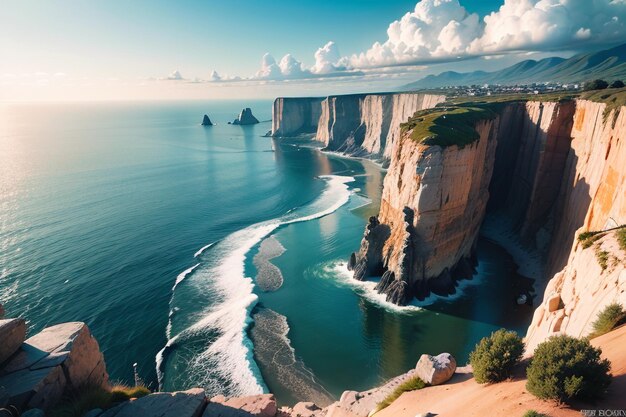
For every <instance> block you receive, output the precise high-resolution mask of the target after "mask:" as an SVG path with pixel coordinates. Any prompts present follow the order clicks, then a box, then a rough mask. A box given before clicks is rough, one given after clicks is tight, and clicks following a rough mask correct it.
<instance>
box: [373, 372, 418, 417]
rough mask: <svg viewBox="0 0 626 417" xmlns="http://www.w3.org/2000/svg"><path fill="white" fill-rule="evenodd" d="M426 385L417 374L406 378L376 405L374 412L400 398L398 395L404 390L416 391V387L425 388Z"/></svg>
mask: <svg viewBox="0 0 626 417" xmlns="http://www.w3.org/2000/svg"><path fill="white" fill-rule="evenodd" d="M426 386H428V384H426V383H425V382H424V381H422V380H421V379H420V378H419V377H418V376H414V377H412V378H409V379H407V380H406V381H404V382H403V383H402V384H400V385H399V386H398V387H397V388H396V389H395V390H393V391H392V392H391V393H390V394H389V395H387V397H385V399H383V400H382V401H381V402H380V403H378V404H377V405H376V411H375V413H377V412H379V411H380V410H382V409H383V408H387V407H389V405H391V403H392V402H394V401H395V400H397V399H398V398H400V396H401V395H402V394H404V393H405V392H409V391H416V390H418V389H422V388H425V387H426Z"/></svg>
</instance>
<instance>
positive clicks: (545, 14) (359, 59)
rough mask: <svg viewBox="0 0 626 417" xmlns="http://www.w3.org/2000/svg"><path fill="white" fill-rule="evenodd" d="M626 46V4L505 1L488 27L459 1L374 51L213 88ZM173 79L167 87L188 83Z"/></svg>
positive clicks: (330, 46) (267, 62) (439, 6)
mask: <svg viewBox="0 0 626 417" xmlns="http://www.w3.org/2000/svg"><path fill="white" fill-rule="evenodd" d="M623 39H626V0H504V3H503V4H502V6H500V8H499V9H498V10H497V11H494V12H492V13H490V14H489V15H486V16H485V17H484V18H483V19H480V17H479V16H478V15H477V14H476V13H469V12H468V11H467V10H466V9H465V7H463V6H462V5H461V3H460V2H459V0H421V1H419V2H418V3H417V4H416V5H415V9H414V10H413V11H411V12H407V13H406V14H405V15H404V16H402V17H401V18H399V19H397V20H395V21H393V22H391V23H390V24H389V27H388V29H387V39H386V40H385V41H383V42H375V43H374V44H373V45H372V46H371V47H370V48H369V49H367V50H366V51H362V52H359V53H355V54H352V55H350V56H342V55H341V54H340V53H339V48H338V46H337V45H336V44H335V42H332V41H330V42H328V43H326V44H325V45H324V46H322V47H320V48H319V49H318V50H317V51H316V52H315V55H314V57H315V64H313V65H312V66H311V67H309V68H306V67H305V65H304V64H303V63H302V62H301V61H299V60H298V59H296V58H295V57H293V56H292V55H291V54H286V55H285V56H283V57H282V58H281V59H280V61H276V59H275V58H274V57H273V56H272V55H271V54H269V53H266V54H265V55H263V57H262V59H261V67H260V68H259V70H258V71H257V72H256V74H255V75H253V76H251V77H239V76H236V77H232V76H231V77H228V76H225V77H222V76H220V75H219V74H218V73H217V72H216V71H213V72H212V73H211V74H210V76H209V78H208V80H206V81H209V82H229V81H265V80H267V81H284V80H298V79H300V80H302V79H311V78H328V77H344V76H357V75H363V74H364V72H376V71H381V70H382V69H385V68H386V69H387V70H388V67H394V66H398V67H402V66H409V65H418V64H427V63H433V62H446V61H454V60H458V59H463V58H472V57H480V56H493V55H501V54H507V53H520V52H521V53H523V52H540V51H551V50H563V49H576V48H580V47H582V46H585V45H594V44H602V43H610V42H618V41H620V40H623ZM178 76H179V77H173V76H170V77H169V78H170V79H183V78H182V76H180V73H178Z"/></svg>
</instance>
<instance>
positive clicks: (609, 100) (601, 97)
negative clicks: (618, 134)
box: [580, 88, 626, 124]
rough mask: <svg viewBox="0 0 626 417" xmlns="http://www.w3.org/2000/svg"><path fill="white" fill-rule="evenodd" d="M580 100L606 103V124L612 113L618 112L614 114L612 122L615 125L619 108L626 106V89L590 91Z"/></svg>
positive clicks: (604, 114)
mask: <svg viewBox="0 0 626 417" xmlns="http://www.w3.org/2000/svg"><path fill="white" fill-rule="evenodd" d="M580 98H582V99H584V100H589V101H595V102H596V103H605V104H606V107H605V109H604V113H603V117H604V121H605V122H606V119H607V118H608V117H609V115H610V114H611V112H612V111H613V110H616V112H615V113H613V120H612V122H613V124H615V121H616V120H617V115H618V114H619V108H620V107H622V106H626V88H610V89H608V90H595V91H588V92H586V93H584V94H583V95H581V96H580Z"/></svg>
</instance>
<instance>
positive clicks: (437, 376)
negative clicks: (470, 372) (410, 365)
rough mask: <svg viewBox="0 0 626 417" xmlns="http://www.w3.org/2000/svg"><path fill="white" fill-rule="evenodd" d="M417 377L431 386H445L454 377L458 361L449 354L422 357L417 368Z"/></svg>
mask: <svg viewBox="0 0 626 417" xmlns="http://www.w3.org/2000/svg"><path fill="white" fill-rule="evenodd" d="M415 371H416V373H417V376H418V377H420V378H421V380H422V381H424V382H425V383H427V384H429V385H439V384H443V383H444V382H446V381H447V380H449V379H450V378H452V375H454V372H455V371H456V359H454V356H452V355H451V354H449V353H441V354H439V355H437V356H431V355H422V356H421V357H420V360H419V361H418V362H417V365H416V366H415Z"/></svg>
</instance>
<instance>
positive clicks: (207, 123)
mask: <svg viewBox="0 0 626 417" xmlns="http://www.w3.org/2000/svg"><path fill="white" fill-rule="evenodd" d="M202 126H213V122H211V119H209V116H208V115H207V114H205V115H204V117H203V118H202Z"/></svg>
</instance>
